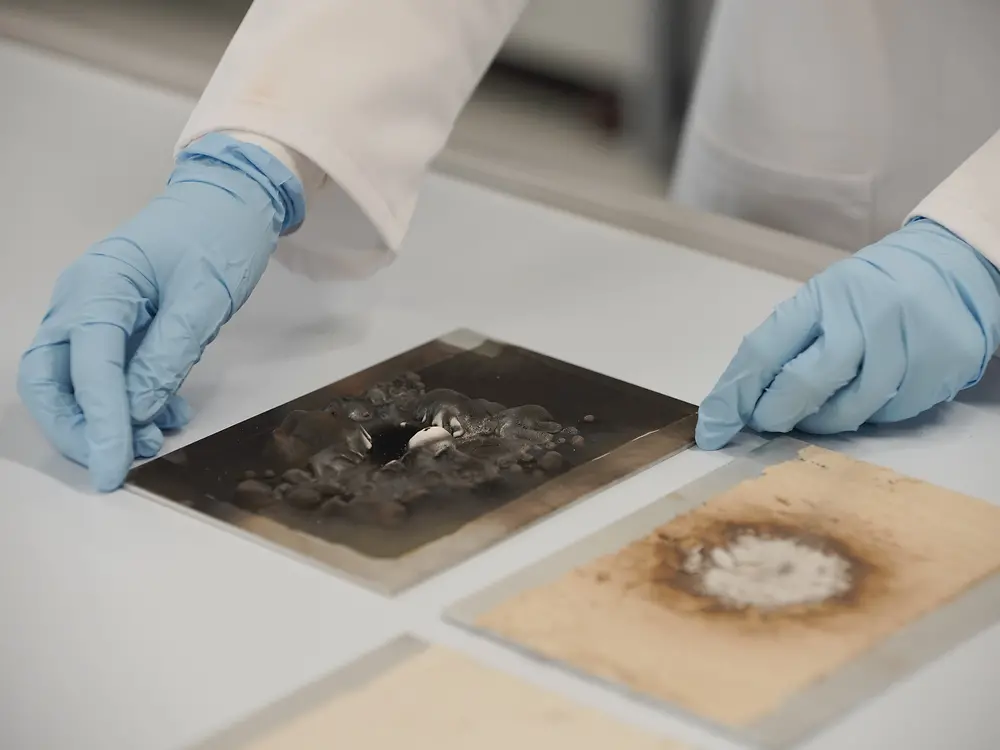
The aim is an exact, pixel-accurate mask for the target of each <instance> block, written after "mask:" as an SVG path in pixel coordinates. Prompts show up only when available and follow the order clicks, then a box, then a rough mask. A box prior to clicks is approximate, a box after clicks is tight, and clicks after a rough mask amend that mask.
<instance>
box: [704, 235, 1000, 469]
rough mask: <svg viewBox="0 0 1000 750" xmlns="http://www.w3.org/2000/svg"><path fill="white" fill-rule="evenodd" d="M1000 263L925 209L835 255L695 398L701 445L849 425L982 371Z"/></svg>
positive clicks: (997, 323)
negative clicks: (750, 434) (841, 256)
mask: <svg viewBox="0 0 1000 750" xmlns="http://www.w3.org/2000/svg"><path fill="white" fill-rule="evenodd" d="M998 289H1000V273H998V272H997V269H996V268H994V267H993V265H992V264H990V263H989V262H988V261H987V260H986V259H985V258H983V257H982V256H980V255H979V253H977V252H976V251H975V250H974V249H973V248H972V247H970V246H969V245H967V244H966V243H965V242H963V241H962V240H960V239H959V238H958V237H956V236H955V235H954V234H952V233H951V232H949V231H948V230H947V229H945V228H944V227H942V226H940V225H938V224H936V223H934V222H932V221H929V220H927V219H917V220H915V221H912V222H910V223H909V224H907V225H906V226H905V227H903V228H902V229H900V230H899V231H897V232H893V233H892V234H890V235H888V236H887V237H885V238H884V239H882V240H881V241H879V242H877V243H875V244H874V245H871V246H869V247H867V248H865V249H864V250H861V251H860V252H858V253H857V254H856V255H854V256H852V257H850V258H847V259H845V260H842V261H839V262H837V263H835V264H834V265H832V266H830V267H829V268H828V269H826V270H825V271H823V272H822V273H820V274H818V275H817V276H815V277H814V278H813V279H812V280H810V281H809V282H808V283H807V284H805V285H804V286H803V287H802V288H801V289H800V290H799V292H798V293H797V294H796V295H795V296H794V297H792V298H791V299H789V300H786V301H785V302H783V303H781V304H780V305H778V307H777V308H776V309H775V310H774V312H773V313H772V314H771V316H770V317H769V318H768V319H767V320H765V321H764V323H762V324H761V325H760V326H759V327H758V328H757V329H756V330H755V331H753V332H752V333H750V334H749V335H748V336H747V337H746V338H745V339H744V340H743V343H742V345H741V346H740V347H739V350H738V351H737V352H736V356H735V357H734V358H733V360H732V362H731V363H730V364H729V367H728V368H727V369H726V371H725V372H724V373H723V375H722V377H721V378H720V379H719V382H718V383H717V384H716V386H715V388H714V389H713V390H712V392H711V393H710V394H709V395H708V397H707V398H706V399H705V401H704V402H703V403H702V405H701V407H700V410H699V416H698V427H697V431H696V440H697V442H698V445H699V447H701V448H704V449H708V450H715V449H718V448H721V447H723V446H724V445H726V444H727V443H728V442H729V441H730V440H731V439H732V438H733V437H734V436H735V435H736V434H737V433H738V432H739V431H740V430H741V429H742V428H743V426H744V425H746V426H748V427H750V428H751V429H753V430H757V431H759V432H789V431H790V430H792V429H799V430H802V431H804V432H809V433H813V434H821V435H822V434H832V433H838V432H848V431H852V430H856V429H857V428H858V427H859V426H861V425H862V424H864V423H866V422H870V423H880V422H897V421H900V420H903V419H908V418H910V417H913V416H916V415H917V414H920V413H921V412H923V411H925V410H927V409H929V408H930V407H932V406H934V405H935V404H937V403H940V402H942V401H950V400H951V399H953V398H954V397H955V395H956V394H957V393H958V392H959V391H960V390H962V389H964V388H968V387H970V386H972V385H975V384H976V383H977V382H979V379H980V378H981V377H982V375H983V372H984V371H985V369H986V365H987V363H988V362H989V359H990V357H991V356H992V355H993V353H994V352H995V351H996V349H997V345H998V343H1000V291H998Z"/></svg>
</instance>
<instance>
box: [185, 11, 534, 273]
mask: <svg viewBox="0 0 1000 750" xmlns="http://www.w3.org/2000/svg"><path fill="white" fill-rule="evenodd" d="M526 4H527V0H255V2H254V3H253V5H252V6H251V7H250V10H249V11H248V12H247V15H246V17H245V18H244V19H243V22H242V24H241V25H240V27H239V30H238V31H237V32H236V35H235V36H234V37H233V39H232V41H231V42H230V44H229V47H228V48H227V50H226V52H225V54H224V55H223V57H222V60H221V62H220V63H219V66H218V68H217V69H216V70H215V73H214V74H213V76H212V79H211V80H210V82H209V84H208V86H207V87H206V89H205V91H204V93H203V95H202V97H201V100H200V101H199V102H198V104H197V106H196V107H195V109H194V112H193V113H192V115H191V118H190V120H189V121H188V123H187V125H186V126H185V128H184V130H183V132H182V134H181V136H180V139H179V141H178V144H177V149H178V150H180V149H182V148H184V147H185V146H187V145H188V144H189V143H191V142H192V141H194V140H196V139H197V138H199V137H201V136H202V135H205V134H206V133H209V132H218V131H226V132H229V133H231V134H233V135H234V136H236V137H239V134H240V133H243V134H249V136H248V139H250V138H252V137H253V136H254V135H256V136H258V137H262V138H263V139H271V140H272V141H276V142H277V143H279V144H281V145H282V146H283V147H284V148H285V149H287V151H286V152H285V153H284V154H283V156H284V158H283V161H286V162H288V161H289V159H291V161H293V162H294V161H296V160H298V162H299V163H298V164H289V166H290V167H292V168H293V171H296V172H297V173H299V174H300V175H301V173H302V171H303V169H305V171H306V172H307V173H311V172H312V171H314V170H315V169H318V170H319V172H320V173H321V175H322V179H319V180H316V181H315V182H316V183H317V184H316V185H307V195H306V199H307V213H306V221H305V224H306V225H309V224H310V221H311V214H313V213H314V212H317V213H324V212H325V208H326V207H323V210H320V211H315V209H319V208H320V204H321V202H322V201H320V200H319V199H318V197H316V196H314V195H312V194H311V193H314V192H319V193H328V192H332V193H333V194H334V196H335V199H336V200H337V201H338V202H340V203H347V202H349V203H351V204H353V205H352V209H353V210H355V211H356V212H357V213H358V214H360V218H361V219H363V220H364V221H365V222H367V223H368V225H370V228H371V229H372V230H373V231H371V232H370V233H369V235H370V236H371V237H372V238H373V242H374V243H377V244H379V245H380V246H381V248H380V249H382V250H383V251H384V250H386V249H388V250H390V251H395V250H396V249H397V248H398V247H399V245H400V243H401V241H402V239H403V236H404V235H405V233H406V230H407V227H408V225H409V222H410V219H411V217H412V215H413V211H414V208H415V206H416V202H417V194H418V191H419V188H420V185H421V182H422V179H423V177H424V175H425V173H426V171H427V168H428V166H429V165H430V162H431V161H432V160H433V159H434V157H435V156H436V155H437V154H438V153H439V152H440V151H441V149H442V148H443V147H444V145H445V142H446V141H447V139H448V136H449V134H450V132H451V130H452V127H453V125H454V123H455V120H456V119H457V117H458V114H459V112H460V111H461V109H462V107H463V106H464V105H465V103H466V101H467V100H468V99H469V97H470V96H471V94H472V92H473V90H474V89H475V87H476V85H477V84H478V82H479V80H480V79H481V77H482V75H483V73H484V72H485V71H486V69H487V67H488V66H489V64H490V62H491V61H492V59H493V58H494V56H495V55H496V53H497V52H498V51H499V49H500V46H501V45H502V43H503V41H504V39H505V37H506V36H507V34H508V33H509V31H510V29H511V28H512V27H513V25H514V23H515V22H516V21H517V19H518V17H519V15H520V13H521V11H522V10H523V8H524V6H525V5H526ZM258 142H261V141H258ZM263 142H264V143H267V141H266V140H265V141H263ZM278 156H279V158H282V155H280V154H279V155H278ZM317 186H318V187H319V190H318V191H316V190H314V188H316V187H317ZM331 188H332V190H331ZM313 204H315V205H313ZM339 209H343V206H340V207H339ZM337 223H338V224H343V225H344V226H348V225H353V226H355V227H356V224H357V222H356V221H345V222H337ZM330 231H332V232H333V233H334V234H336V232H337V226H336V225H334V224H332V223H331V222H329V221H328V220H327V221H325V224H324V231H323V234H324V238H323V242H321V243H319V244H321V245H323V247H322V248H320V249H319V250H318V252H320V253H321V254H322V253H324V252H343V250H344V249H345V246H347V249H348V250H350V249H354V250H368V249H370V248H357V247H356V248H350V246H351V245H352V244H353V245H357V244H358V241H359V240H358V238H359V237H361V236H363V235H364V233H360V234H359V233H358V232H357V231H356V229H352V230H345V237H343V238H338V237H336V236H334V237H330V236H329V232H330ZM313 244H314V245H315V244H316V243H313ZM310 250H312V251H317V249H316V248H315V247H312V248H310ZM313 260H315V259H313Z"/></svg>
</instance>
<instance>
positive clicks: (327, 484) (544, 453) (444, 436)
mask: <svg viewBox="0 0 1000 750" xmlns="http://www.w3.org/2000/svg"><path fill="white" fill-rule="evenodd" d="M588 417H589V419H588ZM593 419H594V418H593V417H592V416H590V415H586V416H581V419H580V422H581V423H583V424H585V425H587V426H589V425H590V423H592V422H593ZM585 440H586V439H585V437H584V435H581V434H580V430H579V428H578V427H576V426H571V425H563V424H561V423H559V422H557V421H556V420H555V419H554V417H553V416H552V415H551V414H550V413H549V412H548V410H546V408H545V407H543V406H540V405H537V404H523V405H518V406H506V405H504V404H500V403H496V402H494V401H489V400H487V399H482V398H475V397H472V396H468V395H466V394H463V393H459V392H458V391H454V390H449V389H444V388H436V389H431V390H427V389H426V388H425V386H424V383H423V382H422V380H421V378H420V376H419V375H417V374H416V373H413V372H407V373H404V374H403V375H401V376H399V377H397V378H395V379H394V380H391V381H387V382H382V383H378V384H376V385H375V386H373V387H372V388H370V389H368V390H367V391H366V392H365V393H364V394H363V395H360V396H352V397H342V398H337V399H335V400H334V401H333V402H332V403H330V404H329V405H327V407H326V408H325V409H321V410H316V411H293V412H291V413H289V414H288V415H287V416H286V417H285V418H284V420H283V421H282V423H281V424H280V425H279V426H278V428H277V429H275V430H274V431H273V432H272V433H271V434H270V436H269V439H268V442H267V446H266V448H265V453H264V455H265V459H266V460H267V462H268V464H269V465H270V466H272V467H273V468H271V469H269V470H267V471H265V472H264V473H263V474H262V475H258V474H256V473H248V475H247V476H246V477H245V478H244V480H243V481H242V482H240V483H239V484H238V485H237V487H236V489H235V498H234V500H235V502H236V503H237V504H238V505H239V506H241V507H244V508H246V509H248V510H262V509H264V508H274V507H283V508H285V509H286V510H291V511H294V512H295V513H297V514H306V515H308V516H310V517H316V518H320V519H322V518H334V517H340V518H344V519H349V520H351V521H354V522H358V523H363V524H372V525H377V526H396V525H399V524H401V523H403V522H404V521H405V520H406V518H407V517H408V516H409V515H410V513H411V512H412V510H413V507H414V504H417V503H420V502H421V500H424V499H425V498H428V497H429V496H431V495H441V494H445V495H447V496H449V497H453V498H454V497H457V496H456V495H455V494H454V493H456V492H458V493H461V492H463V491H476V490H479V489H483V488H487V487H489V486H491V485H496V484H497V483H504V482H518V481H519V480H523V479H524V478H526V477H530V478H532V479H533V481H534V482H535V483H537V481H538V480H539V479H544V478H546V477H550V476H555V475H558V474H559V473H561V472H562V471H564V470H565V469H566V468H567V456H568V455H569V454H571V453H572V452H574V451H576V450H577V449H578V448H580V447H582V446H583V445H584V444H585Z"/></svg>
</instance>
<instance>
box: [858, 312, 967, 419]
mask: <svg viewBox="0 0 1000 750" xmlns="http://www.w3.org/2000/svg"><path fill="white" fill-rule="evenodd" d="M941 338H947V339H948V343H947V347H946V350H945V351H946V352H947V353H945V351H942V350H941V345H940V338H939V337H938V336H934V335H926V336H920V337H916V336H914V337H911V338H910V339H909V340H908V341H907V344H908V345H909V347H910V350H909V352H908V356H909V359H910V360H911V361H913V362H919V363H920V366H919V367H910V368H909V369H908V370H907V371H906V374H905V376H904V377H903V378H902V382H901V383H899V388H898V392H897V393H896V394H895V396H893V398H892V400H890V401H889V402H888V403H886V404H885V405H884V406H883V407H882V408H881V409H879V410H878V411H876V412H875V413H874V414H872V415H871V417H869V420H868V421H869V422H873V423H887V422H901V421H902V420H904V419H910V418H912V417H915V416H917V415H918V414H921V413H923V412H925V411H927V410H928V409H930V408H931V407H932V406H935V405H937V404H940V403H941V402H943V401H951V400H952V399H953V398H955V396H957V395H958V393H959V392H960V391H961V390H962V389H963V388H965V387H966V386H967V385H969V384H970V383H972V382H975V381H976V380H977V379H978V377H979V375H980V373H981V367H982V360H983V352H984V351H986V350H987V347H986V346H985V344H984V341H983V338H984V336H983V332H982V329H981V328H980V327H979V324H978V323H977V322H976V321H975V320H974V319H973V318H971V316H970V318H969V321H968V324H967V325H964V326H950V327H949V330H948V332H947V333H944V332H942V333H941ZM963 362H964V363H968V364H969V366H968V367H964V368H963V367H962V366H961V365H962V363H963Z"/></svg>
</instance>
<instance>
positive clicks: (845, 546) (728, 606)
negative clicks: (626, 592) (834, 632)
mask: <svg viewBox="0 0 1000 750" xmlns="http://www.w3.org/2000/svg"><path fill="white" fill-rule="evenodd" d="M781 516H785V517H784V518H782V517H781ZM792 516H793V514H790V513H785V512H781V511H777V512H773V513H769V512H768V511H767V510H764V509H759V510H758V509H749V510H747V509H744V514H743V515H742V516H735V515H734V516H733V517H729V518H718V517H699V516H698V514H697V513H693V514H690V515H689V516H687V517H682V518H680V519H677V520H676V521H675V522H673V523H670V524H667V525H666V526H664V527H662V528H661V529H659V530H658V531H657V532H656V533H654V534H653V535H652V536H650V537H647V538H646V539H645V540H643V541H642V542H641V543H639V544H641V545H642V547H643V549H642V551H641V557H642V559H643V560H644V563H643V565H642V574H641V575H639V576H637V577H635V578H633V582H632V583H631V585H628V586H627V587H628V588H630V589H632V590H633V592H634V593H636V594H639V595H642V596H643V597H644V598H646V599H648V600H650V601H653V602H655V603H656V604H659V605H662V606H665V607H669V608H671V609H673V610H675V611H679V612H684V613H686V614H690V615H692V616H702V617H706V618H709V619H711V620H713V621H720V622H722V621H729V622H734V623H745V624H754V623H770V624H771V625H773V624H775V623H776V622H778V621H796V622H807V623H810V624H819V622H820V621H822V620H824V619H828V618H831V617H836V616H839V615H844V614H849V613H851V612H856V611H863V610H867V609H869V608H870V607H871V606H873V604H874V603H875V602H876V601H877V600H878V599H879V598H880V597H881V596H882V595H883V594H884V593H885V592H886V590H887V588H888V585H889V583H890V581H891V577H892V568H891V565H890V564H889V563H888V558H887V556H886V554H885V553H884V552H882V551H880V550H879V549H878V548H877V547H876V546H875V545H874V544H870V543H866V542H865V541H863V537H862V536H861V535H857V534H850V533H845V532H844V531H843V530H841V529H839V528H837V531H836V533H835V532H834V531H832V530H831V527H837V526H838V525H839V524H838V521H837V520H836V519H832V518H820V517H809V516H801V515H800V516H796V517H792ZM746 535H750V536H753V537H757V538H759V539H766V540H790V541H793V542H795V543H796V544H798V545H802V546H804V547H808V548H811V549H813V550H817V551H819V552H822V553H824V554H826V555H830V556H832V557H835V558H839V559H840V560H843V561H846V563H847V569H848V576H849V578H848V580H849V586H848V587H847V588H846V590H844V591H843V592H842V593H838V594H835V595H832V596H830V597H828V598H825V599H823V600H820V601H815V602H810V603H804V604H791V605H788V606H782V607H776V608H762V607H757V606H738V605H734V604H733V603H731V602H727V601H723V600H722V599H720V598H719V597H718V596H715V595H712V594H710V593H708V592H706V590H705V586H704V583H703V580H702V576H701V575H700V574H699V573H692V572H690V565H689V564H688V565H686V563H687V562H688V561H689V559H690V556H691V555H692V553H695V552H696V551H698V550H711V549H718V548H721V549H727V548H730V547H732V546H733V545H734V544H736V543H737V541H738V540H739V539H740V538H741V537H745V536H746ZM636 572H639V571H636V570H635V569H633V573H636Z"/></svg>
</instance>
